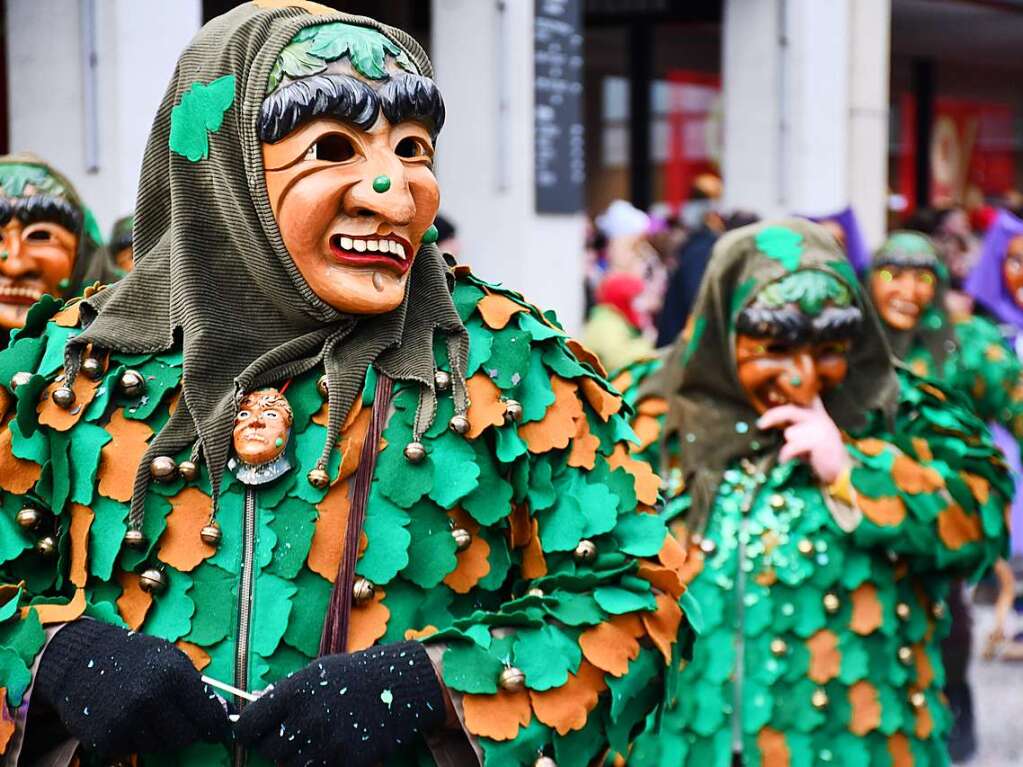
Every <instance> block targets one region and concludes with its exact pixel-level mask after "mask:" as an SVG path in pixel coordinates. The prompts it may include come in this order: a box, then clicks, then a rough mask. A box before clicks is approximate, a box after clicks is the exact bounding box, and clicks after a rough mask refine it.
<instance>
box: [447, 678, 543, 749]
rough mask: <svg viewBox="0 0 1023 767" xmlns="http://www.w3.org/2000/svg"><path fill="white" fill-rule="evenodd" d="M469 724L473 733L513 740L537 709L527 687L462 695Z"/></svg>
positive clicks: (496, 738)
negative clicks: (531, 704)
mask: <svg viewBox="0 0 1023 767" xmlns="http://www.w3.org/2000/svg"><path fill="white" fill-rule="evenodd" d="M462 710H463V712H464V713H465V727H466V729H467V730H469V732H471V733H472V734H473V735H478V736H479V737H481V738H490V739H491V740H511V739H512V738H514V737H515V736H516V735H518V734H519V728H520V727H525V726H526V725H528V724H529V721H530V719H532V718H533V711H532V709H531V708H530V706H529V693H527V692H526V691H525V690H519V691H518V692H508V691H507V690H498V691H497V693H495V694H494V695H473V694H471V693H466V694H465V695H463V696H462Z"/></svg>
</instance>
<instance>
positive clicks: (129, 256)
mask: <svg viewBox="0 0 1023 767" xmlns="http://www.w3.org/2000/svg"><path fill="white" fill-rule="evenodd" d="M134 226H135V217H134V216H122V217H121V218H119V219H117V221H115V222H114V225H113V227H112V228H111V230H110V241H109V242H108V243H107V252H108V253H109V254H110V255H109V259H110V261H111V262H112V265H113V269H114V270H115V273H116V274H117V275H118V276H124V275H125V274H127V273H128V272H130V271H131V270H132V269H133V268H134V266H135V252H134V250H133V249H132V244H131V230H132V228H133V227H134Z"/></svg>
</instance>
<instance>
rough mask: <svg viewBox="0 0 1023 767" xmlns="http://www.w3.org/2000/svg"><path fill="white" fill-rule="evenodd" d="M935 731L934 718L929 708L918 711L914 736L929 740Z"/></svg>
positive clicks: (925, 707) (922, 707) (924, 707)
mask: <svg viewBox="0 0 1023 767" xmlns="http://www.w3.org/2000/svg"><path fill="white" fill-rule="evenodd" d="M933 731H934V718H933V717H932V716H931V710H930V709H929V708H928V707H927V706H921V707H920V708H918V709H916V724H915V725H914V727H913V734H914V735H916V736H917V737H918V738H920V740H927V739H928V738H929V737H931V733H932V732H933Z"/></svg>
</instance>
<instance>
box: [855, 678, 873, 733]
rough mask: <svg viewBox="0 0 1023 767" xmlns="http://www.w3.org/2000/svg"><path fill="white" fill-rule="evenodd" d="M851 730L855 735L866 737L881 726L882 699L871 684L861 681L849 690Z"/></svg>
mask: <svg viewBox="0 0 1023 767" xmlns="http://www.w3.org/2000/svg"><path fill="white" fill-rule="evenodd" d="M849 706H850V708H851V709H852V713H851V714H850V718H849V730H850V731H851V732H852V733H853V735H860V736H863V735H866V734H867V733H868V732H870V731H871V730H876V729H877V728H878V727H879V726H880V725H881V699H880V698H879V697H878V694H877V689H875V687H874V685H872V684H871V683H870V682H865V681H859V682H856V683H855V684H854V685H853V686H852V687H850V688H849Z"/></svg>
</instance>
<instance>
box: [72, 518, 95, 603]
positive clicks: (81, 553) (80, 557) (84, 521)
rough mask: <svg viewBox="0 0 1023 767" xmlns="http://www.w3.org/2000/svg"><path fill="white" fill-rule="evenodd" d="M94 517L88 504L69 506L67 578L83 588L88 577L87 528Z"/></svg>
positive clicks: (90, 525)
mask: <svg viewBox="0 0 1023 767" xmlns="http://www.w3.org/2000/svg"><path fill="white" fill-rule="evenodd" d="M95 518H96V514H95V512H93V510H92V509H90V508H89V507H88V506H82V505H81V504H78V503H76V504H73V505H72V506H71V530H70V532H69V535H70V537H71V567H70V572H69V574H68V580H69V581H71V583H73V584H74V585H75V586H77V587H78V588H80V589H83V588H85V581H86V580H87V579H88V577H89V570H88V567H87V563H88V562H87V561H88V558H89V528H90V527H92V521H93V520H94V519H95Z"/></svg>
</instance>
